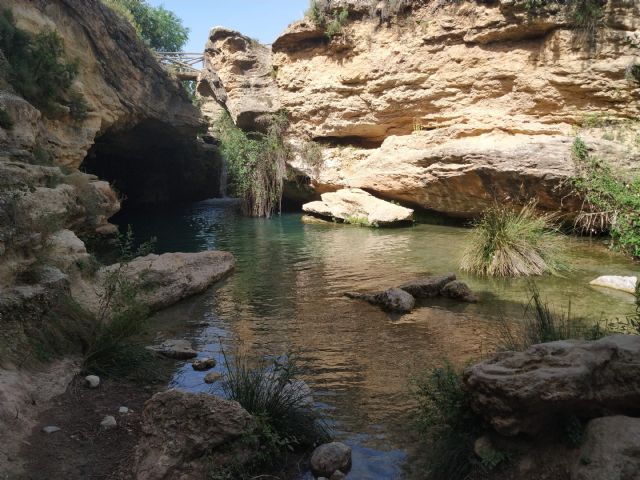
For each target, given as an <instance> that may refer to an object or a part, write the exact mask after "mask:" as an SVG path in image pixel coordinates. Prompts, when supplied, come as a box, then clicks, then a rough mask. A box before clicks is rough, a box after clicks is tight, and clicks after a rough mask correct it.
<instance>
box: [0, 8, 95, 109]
mask: <svg viewBox="0 0 640 480" xmlns="http://www.w3.org/2000/svg"><path fill="white" fill-rule="evenodd" d="M0 50H1V51H2V53H3V54H4V56H5V58H6V59H7V61H8V63H9V71H8V72H7V79H8V80H9V82H10V83H11V85H12V86H13V88H15V89H16V91H17V92H18V93H19V94H20V95H22V96H23V97H24V98H25V99H27V100H28V101H29V102H31V103H32V104H33V105H35V106H36V107H38V108H39V109H40V110H42V112H43V113H44V114H45V115H46V116H48V117H56V118H57V117H59V116H61V115H63V113H64V111H63V109H62V105H65V106H67V107H68V108H69V112H70V115H71V116H72V118H74V119H76V120H83V119H84V118H85V117H86V115H87V110H88V106H87V104H86V102H85V100H84V97H83V96H82V95H81V94H80V93H79V92H77V91H75V90H73V88H72V84H73V81H74V80H75V78H76V76H77V75H78V72H79V63H78V61H77V60H72V61H69V60H68V59H66V57H65V47H64V41H63V40H62V38H61V37H60V35H58V34H57V33H56V32H54V31H52V30H48V29H45V30H43V31H41V32H40V33H38V34H37V35H32V34H30V33H29V32H27V31H25V30H22V29H20V28H18V27H17V26H16V22H15V19H14V17H13V13H12V12H11V10H4V11H2V13H1V14H0Z"/></svg>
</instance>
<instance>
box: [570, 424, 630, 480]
mask: <svg viewBox="0 0 640 480" xmlns="http://www.w3.org/2000/svg"><path fill="white" fill-rule="evenodd" d="M639 474H640V418H631V417H625V416H612V417H602V418H596V419H594V420H591V421H590V422H589V424H588V425H587V428H586V431H585V437H584V441H583V443H582V446H581V447H580V455H579V458H578V460H577V462H576V463H575V465H574V466H573V468H572V471H571V480H612V479H619V480H635V479H637V478H638V475H639Z"/></svg>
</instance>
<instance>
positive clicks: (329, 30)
mask: <svg viewBox="0 0 640 480" xmlns="http://www.w3.org/2000/svg"><path fill="white" fill-rule="evenodd" d="M348 23H349V11H348V10H347V9H346V8H342V9H340V10H335V11H334V12H333V15H331V17H329V19H328V22H327V25H326V27H325V32H324V33H325V35H326V36H327V37H329V38H330V39H331V38H333V37H335V36H336V35H341V34H342V32H343V31H344V27H346V26H347V24H348Z"/></svg>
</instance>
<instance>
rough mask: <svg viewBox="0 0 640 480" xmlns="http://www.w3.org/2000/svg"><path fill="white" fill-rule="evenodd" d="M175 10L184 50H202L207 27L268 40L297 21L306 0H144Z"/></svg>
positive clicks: (307, 1)
mask: <svg viewBox="0 0 640 480" xmlns="http://www.w3.org/2000/svg"><path fill="white" fill-rule="evenodd" d="M147 2H148V3H149V4H151V5H153V6H160V5H162V6H163V7H164V8H166V9H167V10H171V11H173V12H175V13H176V14H177V15H178V17H180V18H181V19H182V21H183V23H184V25H185V26H186V27H188V28H189V30H190V34H189V42H188V43H187V44H186V45H185V47H184V51H185V52H202V51H204V45H205V43H206V42H207V37H208V34H209V30H211V28H212V27H214V26H223V27H229V28H232V29H233V30H238V31H239V32H240V33H242V34H244V35H247V36H248V37H251V38H256V39H258V40H260V42H261V43H272V42H273V41H274V40H275V39H276V38H277V37H278V35H280V34H281V33H282V32H283V31H284V29H285V28H286V27H287V25H289V24H290V23H291V22H293V21H294V20H299V19H301V18H302V16H303V15H304V12H305V11H306V10H307V8H308V6H309V0H147Z"/></svg>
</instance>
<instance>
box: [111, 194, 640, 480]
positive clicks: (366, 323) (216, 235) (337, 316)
mask: <svg viewBox="0 0 640 480" xmlns="http://www.w3.org/2000/svg"><path fill="white" fill-rule="evenodd" d="M118 222H119V223H120V224H121V225H126V224H131V225H132V226H133V228H134V231H135V232H136V236H137V237H138V238H139V239H141V240H144V239H147V238H148V237H151V236H156V237H157V238H158V241H157V244H156V250H157V252H158V253H162V252H168V251H186V252H190V251H201V250H208V249H221V250H228V251H230V252H232V253H233V254H234V255H235V257H236V261H237V268H236V272H235V274H234V275H233V276H232V277H230V278H229V279H228V280H227V281H225V282H224V283H223V284H221V285H219V286H217V287H215V288H214V289H212V290H210V291H208V292H206V293H205V294H203V295H200V296H198V297H195V298H192V299H189V300H187V301H185V302H182V303H181V304H179V305H177V306H175V307H173V308H171V309H168V310H166V311H163V312H161V313H159V314H158V315H156V317H155V320H154V322H155V323H154V330H156V332H157V333H156V335H157V336H158V338H159V339H160V338H172V337H178V338H182V337H184V336H185V332H187V335H188V336H190V337H191V338H192V339H193V340H194V342H195V343H196V344H197V345H198V348H199V350H200V351H201V356H203V357H204V356H215V357H217V358H218V360H221V358H220V348H221V347H220V345H221V344H222V345H225V349H227V348H232V346H234V345H238V344H240V345H241V348H243V349H245V350H246V351H248V352H249V353H250V354H251V355H256V356H259V355H269V354H281V353H283V352H287V351H294V352H297V353H298V356H299V357H301V359H302V360H303V361H304V363H305V364H306V365H307V366H308V371H307V372H306V376H305V380H306V381H307V382H308V383H309V384H310V385H311V387H312V388H313V390H314V398H315V400H316V402H317V403H318V406H319V407H320V408H322V409H323V410H324V411H325V412H326V413H327V415H328V416H330V417H331V419H332V421H333V422H334V428H335V430H336V432H337V434H338V437H339V438H340V439H341V440H343V441H345V442H346V443H349V444H350V445H351V446H352V447H353V449H354V457H353V460H354V461H353V464H354V468H353V470H352V473H351V474H350V476H349V478H352V479H377V480H383V479H396V478H402V463H403V461H404V459H405V457H406V455H405V453H404V451H405V448H407V447H408V443H409V442H410V439H409V435H408V434H407V430H408V424H407V416H406V414H407V412H408V411H409V410H410V407H411V400H410V398H409V397H408V395H407V378H408V376H409V375H410V373H411V372H413V371H415V370H416V369H418V368H421V367H423V366H427V365H434V364H437V363H440V362H441V361H442V359H443V358H445V357H446V358H449V359H451V360H453V361H454V362H457V363H459V364H463V363H465V362H468V361H470V360H472V359H477V358H479V357H481V356H482V355H483V354H486V353H487V352H489V351H490V348H491V347H490V344H491V338H492V335H491V332H492V328H493V327H494V326H495V319H496V317H498V316H501V315H502V316H506V317H508V318H515V319H517V318H521V317H522V314H523V311H524V308H525V306H526V304H527V302H528V294H527V288H528V286H527V281H525V280H517V281H514V280H511V281H503V280H485V279H478V278H474V277H469V276H465V275H459V278H461V279H462V280H464V281H466V282H468V283H469V285H470V286H471V288H472V289H473V290H474V291H475V292H476V293H477V294H478V295H479V297H480V299H481V302H480V303H478V304H474V305H467V304H456V303H453V302H448V301H442V300H441V301H439V302H431V303H429V304H425V305H422V306H421V308H418V309H416V310H415V311H414V312H413V313H411V314H409V315H405V316H403V317H401V318H397V317H391V316H389V315H387V314H385V313H384V312H382V311H380V310H379V309H378V308H376V307H373V306H370V305H368V304H365V303H363V302H358V301H354V300H350V299H347V298H345V297H343V293H344V292H345V291H349V290H357V291H375V290H381V289H385V288H388V287H391V286H396V285H398V284H400V283H403V282H405V281H407V280H410V279H412V278H414V277H416V276H420V275H423V274H438V273H444V272H448V271H457V265H458V262H459V258H460V256H461V253H462V250H463V248H464V243H465V236H466V235H467V233H468V232H467V230H465V229H463V228H458V227H447V226H433V225H418V226H416V227H413V228H405V229H394V230H385V229H366V228H358V227H351V226H341V225H338V226H332V225H329V226H324V225H304V224H302V223H301V221H300V215H298V214H288V215H283V216H282V217H279V218H275V219H270V220H265V219H248V218H243V217H241V216H240V215H239V214H238V213H237V208H236V204H235V202H233V201H229V200H210V201H206V202H201V203H198V204H195V205H191V206H188V207H183V208H179V209H175V210H155V211H145V212H130V213H128V214H125V215H121V216H120V218H119V219H118ZM567 242H568V247H569V250H570V252H571V253H570V262H571V264H572V265H573V267H574V270H573V271H572V272H571V273H570V274H568V275H567V276H566V277H565V278H551V277H543V278H540V279H538V281H537V285H538V287H539V289H540V291H541V294H542V296H543V298H546V299H548V300H549V301H550V302H551V303H552V304H553V305H554V306H556V307H557V308H559V309H560V308H566V307H567V306H568V305H569V303H571V311H572V314H574V315H580V316H588V317H591V318H594V319H597V318H600V317H603V316H605V317H608V318H612V317H616V316H622V315H624V314H626V313H628V312H629V311H630V310H631V308H632V301H633V298H632V297H631V296H630V295H627V294H624V293H616V292H613V291H607V290H603V289H595V288H592V287H590V286H589V285H588V282H589V281H590V280H592V279H593V278H595V277H597V276H599V275H604V274H617V275H631V274H637V273H638V270H639V268H638V265H637V264H633V263H632V262H629V261H627V260H626V259H624V258H623V257H621V256H619V255H616V254H612V253H610V252H608V251H607V250H606V249H605V248H604V247H603V246H602V245H600V244H599V243H597V242H590V241H588V240H570V239H568V240H567ZM205 323H206V326H205V325H204V324H205ZM218 363H219V366H218V367H216V368H217V369H219V370H221V365H220V364H221V363H222V362H221V361H219V362H218ZM203 377H204V373H199V372H194V371H193V369H192V368H191V367H190V365H189V364H185V365H183V366H182V367H180V368H179V369H178V371H177V372H176V374H175V377H174V379H173V384H174V385H175V386H176V387H178V388H185V389H189V390H194V391H210V389H211V387H210V386H209V385H205V384H204V382H203ZM216 388H219V387H213V390H212V391H213V392H216ZM218 393H219V392H218ZM307 477H308V478H310V477H309V476H308V474H307V476H306V477H304V475H303V478H307Z"/></svg>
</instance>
